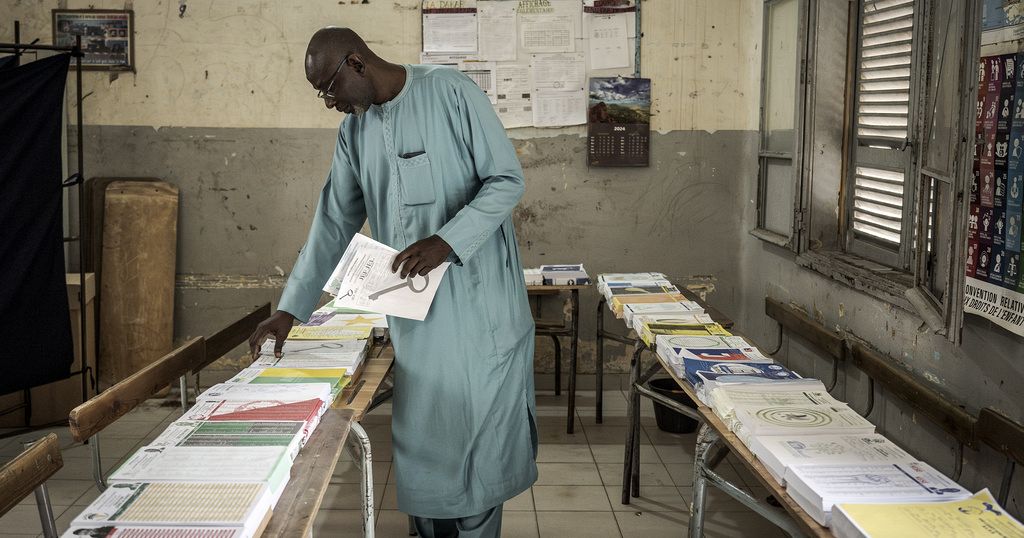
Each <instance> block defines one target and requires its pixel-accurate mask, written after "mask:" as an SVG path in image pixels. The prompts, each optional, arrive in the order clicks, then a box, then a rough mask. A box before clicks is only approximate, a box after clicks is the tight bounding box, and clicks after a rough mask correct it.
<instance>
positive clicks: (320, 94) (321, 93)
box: [316, 54, 351, 99]
mask: <svg viewBox="0 0 1024 538" xmlns="http://www.w3.org/2000/svg"><path fill="white" fill-rule="evenodd" d="M349 56H351V54H346V55H345V57H344V58H342V59H341V62H340V63H339V64H338V67H337V68H336V69H335V70H334V74H333V75H331V83H330V84H328V85H327V89H326V90H317V92H316V97H317V99H334V92H332V91H331V90H332V89H334V81H335V80H337V78H338V73H339V72H340V71H341V68H342V66H344V65H345V63H346V62H348V57H349Z"/></svg>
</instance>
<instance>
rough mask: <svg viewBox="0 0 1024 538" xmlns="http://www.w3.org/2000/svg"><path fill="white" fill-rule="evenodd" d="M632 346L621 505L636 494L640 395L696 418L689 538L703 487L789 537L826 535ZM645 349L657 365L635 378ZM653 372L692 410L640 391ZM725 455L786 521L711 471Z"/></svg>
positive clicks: (707, 412)
mask: <svg viewBox="0 0 1024 538" xmlns="http://www.w3.org/2000/svg"><path fill="white" fill-rule="evenodd" d="M634 346H635V347H634V353H633V361H632V363H631V372H630V381H631V383H630V397H629V401H628V404H629V413H628V414H629V419H628V421H627V423H628V430H629V431H628V432H627V434H626V453H625V456H624V464H623V480H622V504H629V500H630V497H631V496H632V497H637V496H639V495H640V472H639V470H640V443H639V441H640V439H639V434H640V396H641V395H643V396H647V397H649V398H651V399H653V400H656V401H658V402H659V403H662V404H664V405H667V406H669V407H671V408H673V409H675V410H677V411H679V412H681V413H683V414H686V415H689V416H691V417H693V418H696V419H697V420H699V421H700V422H701V427H700V432H699V433H698V435H697V448H696V452H695V453H694V464H693V470H694V481H693V503H692V504H691V506H690V528H689V531H690V532H689V535H690V537H691V538H697V537H700V536H702V535H703V532H704V512H705V508H704V504H705V502H706V490H707V485H708V484H709V483H710V484H711V485H713V486H715V487H717V488H719V489H721V490H722V491H723V492H724V493H726V494H727V495H729V496H730V497H733V498H734V499H736V500H737V501H739V502H740V503H742V504H743V505H745V506H746V507H748V508H750V509H751V510H753V511H755V512H757V513H758V514H760V515H761V516H763V517H765V518H766V519H768V520H769V521H770V522H772V523H773V524H775V525H776V526H778V527H780V528H782V529H783V530H785V531H787V532H789V533H790V534H792V535H795V536H799V535H806V536H814V537H821V538H826V537H831V536H832V533H831V532H830V531H829V530H828V529H827V528H825V527H822V526H821V525H819V524H818V523H817V522H816V521H814V520H813V519H812V518H811V517H810V516H809V515H808V514H807V513H806V512H805V511H804V510H803V508H801V507H800V506H799V505H798V504H797V503H796V501H794V500H793V498H792V497H790V496H789V494H788V493H786V489H785V487H783V486H781V485H779V483H778V482H776V481H775V479H774V478H772V476H771V474H769V472H768V470H767V469H766V468H765V467H764V465H762V464H761V462H760V461H758V460H757V457H756V456H754V454H753V453H752V452H750V450H749V449H748V448H747V446H746V445H744V444H743V442H742V441H740V440H739V438H738V437H736V435H735V434H734V433H732V432H731V431H729V428H728V426H726V425H725V423H724V422H722V420H721V419H720V418H719V417H718V415H715V413H714V411H712V410H711V409H710V408H709V407H707V406H705V405H703V404H701V403H700V400H698V399H697V394H696V391H695V390H694V388H693V386H692V385H690V383H689V382H687V381H686V379H684V378H681V377H680V376H679V375H678V374H677V373H676V370H675V368H672V366H671V365H669V364H668V363H667V362H666V361H665V360H664V359H663V358H662V357H661V356H660V355H658V354H657V353H656V352H654V351H655V350H654V348H653V347H649V346H647V345H645V344H644V343H643V341H642V340H640V339H639V338H638V339H636V340H635V342H634ZM648 350H649V351H652V352H653V353H652V354H653V355H654V357H655V358H656V359H657V362H656V363H653V364H652V365H651V366H649V367H648V369H647V371H643V373H641V372H642V368H641V366H642V358H643V353H644V351H648ZM659 371H664V372H667V373H668V374H669V375H670V376H672V379H674V380H675V382H676V384H677V385H679V387H680V388H681V389H682V390H683V391H684V392H685V393H686V395H687V396H689V397H690V398H691V399H692V400H693V401H694V402H696V403H697V408H696V411H694V410H693V409H692V408H687V407H685V406H683V405H681V404H679V403H678V402H675V401H673V400H670V399H668V398H666V397H664V396H661V395H660V394H657V393H654V392H652V391H650V389H648V388H647V387H646V383H647V381H648V380H649V379H650V378H651V377H652V376H653V375H654V374H656V373H658V372H659ZM727 452H732V453H733V454H734V455H735V456H736V457H737V458H738V459H739V460H740V461H741V462H742V463H743V465H744V467H746V468H747V470H749V471H750V472H751V474H753V475H754V477H755V478H757V480H758V482H760V483H761V485H762V486H764V487H765V488H766V489H767V490H768V491H770V492H771V494H772V496H774V497H775V499H776V500H777V501H778V502H779V504H780V505H781V506H782V507H783V508H785V510H786V512H788V514H789V516H790V518H786V517H785V515H784V514H782V513H780V512H779V511H778V510H777V509H775V508H774V507H772V506H770V505H767V504H764V503H761V502H759V501H758V500H757V499H754V498H753V497H751V496H750V495H749V494H747V493H746V492H744V491H742V490H741V489H740V488H738V487H736V486H735V485H733V484H732V483H730V482H729V481H727V480H726V479H724V478H722V477H721V476H720V475H718V474H717V473H715V472H714V469H713V468H714V466H715V465H716V464H717V463H718V462H719V461H721V459H722V458H723V457H724V456H725V454H726V453H727Z"/></svg>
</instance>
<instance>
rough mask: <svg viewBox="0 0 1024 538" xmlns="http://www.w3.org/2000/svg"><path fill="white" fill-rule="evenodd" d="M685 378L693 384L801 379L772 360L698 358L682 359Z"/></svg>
mask: <svg viewBox="0 0 1024 538" xmlns="http://www.w3.org/2000/svg"><path fill="white" fill-rule="evenodd" d="M683 365H684V367H685V373H686V380H687V381H689V382H690V383H692V384H693V385H694V386H698V385H701V384H703V383H705V382H707V381H712V382H715V383H716V384H717V383H765V382H771V381H783V380H797V379H802V378H801V377H800V376H799V375H797V374H795V373H793V372H792V371H790V370H789V369H787V368H786V367H785V366H782V365H781V364H777V363H774V362H740V361H728V362H715V361H706V360H699V359H686V360H684V361H683Z"/></svg>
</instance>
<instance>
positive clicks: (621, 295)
mask: <svg viewBox="0 0 1024 538" xmlns="http://www.w3.org/2000/svg"><path fill="white" fill-rule="evenodd" d="M608 297H609V299H608V307H609V308H611V310H612V312H613V313H614V314H615V316H616V317H618V318H622V317H623V310H624V309H625V307H626V305H631V304H653V303H678V302H681V301H685V300H686V298H685V297H683V294H682V293H681V292H680V291H679V289H678V288H676V287H675V286H673V285H671V284H667V285H665V284H663V285H649V286H611V287H609V288H608Z"/></svg>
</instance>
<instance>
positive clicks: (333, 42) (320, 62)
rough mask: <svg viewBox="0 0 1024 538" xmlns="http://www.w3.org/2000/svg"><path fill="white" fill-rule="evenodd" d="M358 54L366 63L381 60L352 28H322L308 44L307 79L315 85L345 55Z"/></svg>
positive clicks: (321, 80) (325, 76) (326, 75)
mask: <svg viewBox="0 0 1024 538" xmlns="http://www.w3.org/2000/svg"><path fill="white" fill-rule="evenodd" d="M350 54H357V55H358V56H359V57H360V59H361V60H362V61H363V62H364V63H373V62H375V61H378V60H380V58H378V57H377V55H376V54H374V53H373V51H371V50H370V48H369V47H367V46H366V42H365V41H363V38H361V37H359V34H357V33H355V32H354V31H352V30H351V29H350V28H337V27H334V26H328V27H327V28H321V29H319V30H317V31H316V33H315V34H313V37H311V38H310V39H309V45H307V46H306V79H307V80H309V82H311V83H312V84H313V85H316V84H318V83H320V82H323V80H324V79H325V78H327V77H328V76H330V74H331V72H333V71H334V68H335V67H337V65H338V62H340V61H341V60H342V58H344V57H345V56H348V55H350Z"/></svg>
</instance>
